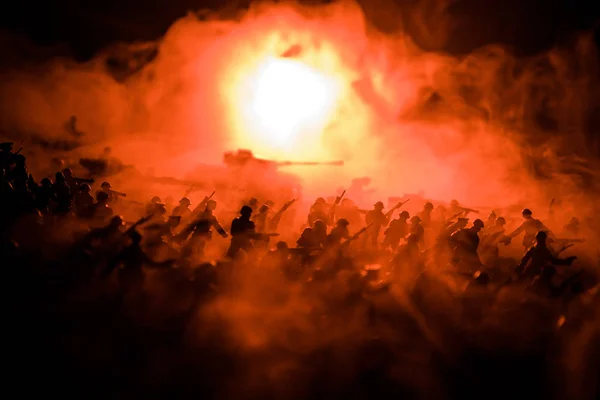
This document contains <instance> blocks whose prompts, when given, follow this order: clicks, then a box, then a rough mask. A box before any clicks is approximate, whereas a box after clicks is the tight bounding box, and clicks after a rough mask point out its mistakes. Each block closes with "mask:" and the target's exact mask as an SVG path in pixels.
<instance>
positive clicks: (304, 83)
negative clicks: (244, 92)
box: [251, 59, 338, 148]
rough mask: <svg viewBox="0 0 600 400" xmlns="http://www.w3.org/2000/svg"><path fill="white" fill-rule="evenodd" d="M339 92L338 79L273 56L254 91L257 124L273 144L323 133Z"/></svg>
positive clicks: (283, 145)
mask: <svg viewBox="0 0 600 400" xmlns="http://www.w3.org/2000/svg"><path fill="white" fill-rule="evenodd" d="M337 94H338V88H337V84H336V81H335V80H333V79H331V78H330V77H327V76H325V75H323V74H321V73H320V72H318V71H316V70H314V69H313V68H311V67H309V66H308V65H305V64H302V63H300V62H298V61H294V60H289V59H270V60H269V61H267V63H266V64H264V66H263V67H262V68H261V69H260V71H259V74H258V77H257V81H256V82H255V85H254V92H253V95H252V103H251V112H252V114H253V117H254V118H253V119H254V120H255V121H256V123H257V125H258V126H256V128H257V129H258V130H259V131H260V132H261V134H262V136H263V137H264V139H266V140H269V141H270V142H271V143H272V145H274V147H280V148H290V147H293V146H294V145H295V144H296V142H297V141H298V140H306V139H308V140H310V137H311V136H320V134H321V130H322V129H323V128H324V127H325V125H327V123H328V120H329V118H330V115H331V112H332V110H333V107H334V105H335V100H336V97H337Z"/></svg>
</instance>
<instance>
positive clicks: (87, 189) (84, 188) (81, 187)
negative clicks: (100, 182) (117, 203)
mask: <svg viewBox="0 0 600 400" xmlns="http://www.w3.org/2000/svg"><path fill="white" fill-rule="evenodd" d="M79 190H80V191H81V192H82V193H89V192H91V191H92V187H91V186H90V185H88V184H87V183H82V184H81V185H79Z"/></svg>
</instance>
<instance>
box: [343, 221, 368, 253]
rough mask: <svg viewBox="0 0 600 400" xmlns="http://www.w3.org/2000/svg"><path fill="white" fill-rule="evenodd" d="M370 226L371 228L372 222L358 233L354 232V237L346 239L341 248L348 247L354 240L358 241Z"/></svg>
mask: <svg viewBox="0 0 600 400" xmlns="http://www.w3.org/2000/svg"><path fill="white" fill-rule="evenodd" d="M371 226H373V222H371V223H370V224H369V225H367V226H365V227H364V228H362V229H361V230H360V231H358V232H356V233H355V234H354V235H352V236H351V237H350V238H348V240H346V241H345V242H344V243H342V247H344V246H348V245H349V244H350V243H351V242H353V241H354V240H356V239H358V238H359V237H360V236H361V235H362V234H364V233H365V232H366V231H367V230H368V229H369V228H370V227H371Z"/></svg>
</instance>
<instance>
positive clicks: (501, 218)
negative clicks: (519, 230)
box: [496, 217, 506, 226]
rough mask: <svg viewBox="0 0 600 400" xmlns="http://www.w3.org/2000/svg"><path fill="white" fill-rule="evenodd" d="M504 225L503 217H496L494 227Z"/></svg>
mask: <svg viewBox="0 0 600 400" xmlns="http://www.w3.org/2000/svg"><path fill="white" fill-rule="evenodd" d="M504 225H506V220H505V219H504V217H498V218H497V219H496V226H504Z"/></svg>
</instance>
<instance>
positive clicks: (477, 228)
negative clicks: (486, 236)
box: [471, 219, 484, 232]
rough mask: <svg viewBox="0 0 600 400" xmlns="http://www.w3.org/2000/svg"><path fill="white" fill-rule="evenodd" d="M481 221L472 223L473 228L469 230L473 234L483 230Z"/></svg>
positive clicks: (477, 220)
mask: <svg viewBox="0 0 600 400" xmlns="http://www.w3.org/2000/svg"><path fill="white" fill-rule="evenodd" d="M483 226H484V225H483V221H482V220H480V219H476V220H475V221H473V228H471V229H472V230H473V231H474V232H479V231H480V230H482V229H483Z"/></svg>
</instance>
